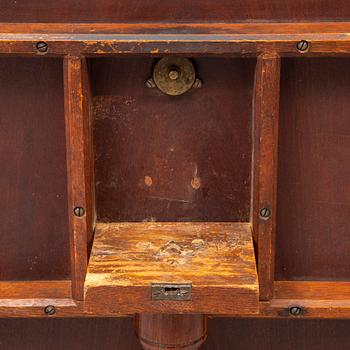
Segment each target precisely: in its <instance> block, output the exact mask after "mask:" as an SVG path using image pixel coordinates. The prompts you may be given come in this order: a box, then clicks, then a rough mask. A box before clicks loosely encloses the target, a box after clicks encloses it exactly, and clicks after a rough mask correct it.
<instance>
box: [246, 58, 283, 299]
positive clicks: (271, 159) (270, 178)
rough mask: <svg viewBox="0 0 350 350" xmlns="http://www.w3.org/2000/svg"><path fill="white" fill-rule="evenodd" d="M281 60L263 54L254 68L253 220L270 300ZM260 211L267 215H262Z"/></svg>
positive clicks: (260, 272) (262, 287) (263, 285)
mask: <svg viewBox="0 0 350 350" xmlns="http://www.w3.org/2000/svg"><path fill="white" fill-rule="evenodd" d="M280 61H281V60H280V57H279V56H278V55H277V54H276V53H263V54H261V55H260V56H259V57H258V60H257V65H256V71H255V92H254V102H253V113H254V115H253V164H254V166H253V191H252V192H253V201H252V223H253V232H254V234H253V238H254V242H255V246H256V247H257V252H256V253H257V261H258V275H259V285H260V300H269V299H271V298H272V296H273V281H274V263H275V230H276V197H277V193H276V192H277V161H278V121H279V98H280V65H281V63H280ZM264 209H265V210H264ZM261 210H264V212H263V213H262V214H263V216H267V217H262V215H261ZM269 211H271V212H270V213H271V215H270V216H269V215H268V214H269Z"/></svg>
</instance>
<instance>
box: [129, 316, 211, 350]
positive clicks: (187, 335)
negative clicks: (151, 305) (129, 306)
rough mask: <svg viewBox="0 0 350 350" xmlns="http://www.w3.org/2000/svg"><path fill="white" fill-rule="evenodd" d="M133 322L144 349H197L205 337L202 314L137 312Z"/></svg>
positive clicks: (205, 330)
mask: <svg viewBox="0 0 350 350" xmlns="http://www.w3.org/2000/svg"><path fill="white" fill-rule="evenodd" d="M135 324H136V334H137V337H138V339H139V341H140V343H141V345H142V347H143V349H145V350H157V349H164V348H166V349H168V348H171V349H174V350H198V349H199V348H200V347H201V346H202V345H203V343H204V341H205V339H206V337H207V317H206V316H204V315H191V314H189V315H179V314H139V315H136V317H135Z"/></svg>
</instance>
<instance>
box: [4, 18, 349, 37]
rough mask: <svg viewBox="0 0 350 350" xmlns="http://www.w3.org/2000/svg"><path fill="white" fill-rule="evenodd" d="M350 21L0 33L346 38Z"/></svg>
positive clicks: (21, 27)
mask: <svg viewBox="0 0 350 350" xmlns="http://www.w3.org/2000/svg"><path fill="white" fill-rule="evenodd" d="M349 32H350V23H349V22H329V21H328V22H300V23H293V22H284V23H283V22H278V23H277V22H275V23H267V22H263V23H259V22H255V23H171V22H170V23H159V22H155V23H108V22H105V23H0V33H3V34H5V33H8V34H26V33H33V34H42V35H46V34H70V35H73V34H91V35H94V34H95V35H96V34H99V33H101V34H142V33H145V34H146V33H149V34H151V33H157V34H174V33H175V34H176V33H182V34H208V33H212V34H231V35H249V34H250V35H254V34H255V35H261V36H263V35H268V34H276V35H293V34H294V35H295V34H303V35H313V34H316V35H319V36H321V35H327V34H333V35H339V36H340V35H343V39H344V40H345V39H346V38H347V36H348V33H349Z"/></svg>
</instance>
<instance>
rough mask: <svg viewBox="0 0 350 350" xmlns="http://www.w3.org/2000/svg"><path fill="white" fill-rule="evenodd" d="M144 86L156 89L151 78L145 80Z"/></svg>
mask: <svg viewBox="0 0 350 350" xmlns="http://www.w3.org/2000/svg"><path fill="white" fill-rule="evenodd" d="M146 86H147V87H148V88H150V89H153V88H155V87H156V83H155V82H154V80H153V79H152V78H149V79H147V80H146Z"/></svg>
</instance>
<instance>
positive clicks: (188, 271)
mask: <svg viewBox="0 0 350 350" xmlns="http://www.w3.org/2000/svg"><path fill="white" fill-rule="evenodd" d="M152 283H179V284H180V283H181V284H182V283H191V284H192V298H191V300H188V301H168V300H167V301H163V300H162V301H152V300H151V284H152ZM85 303H86V307H87V309H89V308H90V309H94V310H96V308H102V309H106V310H107V309H108V311H109V312H111V313H124V314H125V313H137V312H179V313H183V312H196V313H207V314H212V313H214V314H215V313H220V314H232V313H237V312H238V311H239V313H240V314H254V313H257V312H258V280H257V272H256V266H255V256H254V249H253V243H252V234H251V225H250V224H249V223H100V224H97V227H96V231H95V239H94V244H93V248H92V253H91V257H90V262H89V266H88V272H87V276H86V280H85ZM100 311H102V310H100Z"/></svg>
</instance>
